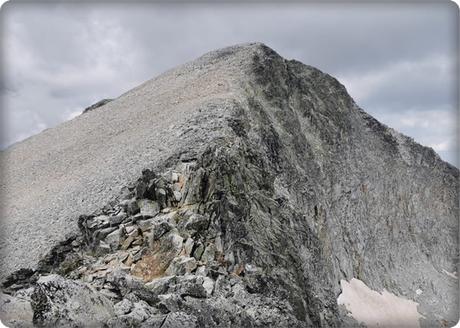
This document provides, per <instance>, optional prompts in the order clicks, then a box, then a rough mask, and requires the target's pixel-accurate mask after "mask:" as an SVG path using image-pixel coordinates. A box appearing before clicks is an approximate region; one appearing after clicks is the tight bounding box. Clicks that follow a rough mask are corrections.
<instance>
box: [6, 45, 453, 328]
mask: <svg viewBox="0 0 460 328" xmlns="http://www.w3.org/2000/svg"><path fill="white" fill-rule="evenodd" d="M32 149H34V153H31V152H30V151H31V150H32ZM26 155H27V156H26ZM1 156H2V157H1V160H2V163H4V164H5V165H6V170H5V173H6V175H5V176H6V184H5V185H4V186H2V194H4V195H6V197H4V199H2V208H4V209H5V211H4V215H6V216H5V220H2V223H1V228H2V258H1V259H2V269H3V270H2V277H3V278H4V283H3V291H4V293H5V295H4V297H3V298H2V299H8V304H10V307H12V308H21V307H24V306H27V304H30V305H31V307H30V309H31V310H29V312H27V313H28V315H26V316H25V319H24V316H23V317H22V318H18V319H17V320H16V322H19V321H20V324H23V323H24V322H27V320H28V319H27V318H29V319H30V318H33V319H32V322H30V324H32V323H33V324H35V325H45V326H46V325H58V326H59V325H79V324H80V325H82V324H83V325H84V323H82V321H81V316H80V314H81V312H78V311H80V310H82V309H86V308H91V304H90V303H91V302H94V301H95V300H99V301H97V302H98V304H99V305H98V306H100V307H101V308H102V309H103V311H102V313H101V311H97V314H98V315H97V316H95V312H94V311H95V310H94V308H91V309H89V310H88V311H89V313H88V316H89V317H90V318H92V321H91V322H92V323H96V324H97V325H101V326H103V325H106V326H110V327H112V326H114V327H126V326H131V327H163V328H164V327H343V326H357V325H358V324H359V323H358V321H356V320H355V319H353V318H352V317H350V316H348V315H347V310H350V309H347V307H346V304H345V306H344V305H339V304H338V301H337V297H338V296H339V295H340V294H341V293H342V290H341V281H343V280H347V281H349V280H351V279H352V278H356V279H359V280H361V281H363V282H364V283H365V284H366V285H367V286H369V287H370V288H372V289H373V290H376V291H381V290H383V289H385V290H387V291H389V292H391V293H393V294H395V295H397V296H399V297H403V298H405V299H408V300H413V301H415V302H417V303H418V304H419V306H418V312H419V313H420V314H421V315H423V318H422V319H420V325H422V326H427V327H432V326H443V325H452V324H453V323H455V322H456V321H457V318H458V313H457V309H458V292H457V289H456V287H457V280H456V276H455V275H453V274H451V273H452V272H456V266H457V257H458V255H457V254H458V188H459V185H458V170H457V169H456V168H455V167H453V166H451V165H449V164H448V163H445V162H443V161H442V160H441V159H440V158H439V157H438V155H437V154H436V153H435V152H434V151H433V150H432V149H429V148H426V147H423V146H420V145H418V144H417V143H415V142H414V141H413V140H411V139H410V138H408V137H405V136H403V135H401V134H399V133H398V132H396V131H394V130H392V129H390V128H388V127H386V126H384V125H382V124H381V123H379V122H378V121H377V120H375V119H374V118H372V117H371V116H369V115H368V114H366V113H365V112H364V111H362V110H361V109H360V108H359V107H358V106H357V105H356V104H355V103H354V101H353V99H352V98H351V97H350V96H349V95H348V94H347V92H346V90H345V88H344V87H343V86H342V85H341V84H340V83H339V82H338V81H337V80H335V79H334V78H333V77H331V76H329V75H327V74H324V73H322V72H320V71H319V70H317V69H315V68H313V67H310V66H306V65H304V64H302V63H300V62H297V61H293V60H285V59H283V58H282V57H280V56H279V55H278V54H276V53H275V52H274V51H273V50H271V49H270V48H268V47H266V46H264V45H262V44H245V45H239V46H234V47H229V48H225V49H222V50H218V51H215V52H211V53H209V54H207V55H204V56H203V57H201V58H199V59H197V60H195V61H193V62H190V63H188V64H185V65H183V66H181V67H179V68H177V69H174V70H172V71H169V72H166V73H165V74H163V75H162V76H160V77H158V78H156V79H154V80H152V81H148V82H146V83H145V84H143V85H141V86H139V87H138V88H136V89H133V90H132V91H130V92H128V93H126V94H124V95H122V96H121V97H119V98H118V99H115V100H113V101H111V102H109V103H107V104H106V105H104V106H102V107H100V108H98V109H97V110H95V111H89V112H87V113H86V114H85V115H81V116H80V117H77V118H76V119H74V120H72V121H70V122H66V123H64V124H63V125H60V126H58V127H56V128H54V129H50V130H47V131H45V132H44V133H42V134H40V135H37V136H35V137H33V138H31V139H29V140H27V141H25V142H23V143H20V144H17V145H15V146H14V147H11V148H10V149H8V150H7V151H5V152H4V153H3V154H2V155H1ZM24 254H28V256H24ZM55 286H62V287H59V288H56V287H55ZM76 286H79V287H76ZM73 288H77V289H79V292H78V293H77V294H75V293H73V292H72V289H73ZM56 290H59V291H56ZM75 298H77V299H79V300H80V301H81V302H83V303H82V304H81V305H82V307H81V308H79V310H76V309H75V308H72V307H71V305H72V304H74V303H73V302H72V300H75ZM88 298H90V299H91V302H89V301H86V300H87V299H88ZM50 299H52V300H50ZM66 304H68V306H66ZM85 311H86V310H85ZM91 311H93V312H91ZM93 314H94V315H93ZM4 318H6V317H5V316H3V317H2V319H4ZM7 320H9V322H10V323H12V324H13V325H14V324H15V320H14V318H11V316H9V317H7ZM404 324H406V323H405V322H402V323H401V325H404ZM417 324H418V323H417Z"/></svg>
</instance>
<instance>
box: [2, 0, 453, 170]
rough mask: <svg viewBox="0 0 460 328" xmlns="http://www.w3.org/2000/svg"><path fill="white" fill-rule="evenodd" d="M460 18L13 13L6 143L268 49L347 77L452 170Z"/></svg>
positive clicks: (308, 10) (160, 7)
mask: <svg viewBox="0 0 460 328" xmlns="http://www.w3.org/2000/svg"><path fill="white" fill-rule="evenodd" d="M456 19H457V12H456V8H455V7H454V5H453V4H451V3H449V2H441V1H440V2H438V3H419V4H417V5H415V4H413V5H410V4H395V3H393V4H332V3H329V4H314V3H311V4H290V5H281V4H258V5H254V4H253V5H245V4H233V5H230V4H226V5H224V4H220V5H210V4H193V5H192V4H190V5H185V4H180V5H179V4H175V5H173V4H146V3H138V4H136V3H132V4H130V5H127V4H75V3H74V4H62V3H61V4H40V5H33V4H14V3H13V4H9V5H7V7H6V8H4V9H3V11H2V13H1V21H2V25H3V34H4V35H3V38H2V40H3V41H2V42H3V44H2V51H3V66H4V68H5V69H4V72H3V73H4V74H3V79H2V80H3V81H2V94H1V97H2V99H3V101H4V104H5V108H6V111H5V115H4V118H5V120H6V122H7V124H6V127H8V129H7V132H6V136H5V137H4V138H3V140H2V145H3V146H5V145H8V144H11V143H12V142H15V141H17V140H20V139H23V138H25V137H27V136H29V135H31V134H34V133H37V132H39V131H40V130H41V129H44V128H47V127H51V126H54V125H56V124H58V123H60V122H62V121H63V120H66V119H69V118H70V117H72V116H74V115H76V114H77V113H78V112H80V111H81V110H82V109H83V108H84V107H86V106H88V105H90V104H91V103H94V102H96V101H98V100H99V99H102V98H107V97H115V96H117V95H119V94H121V93H123V92H125V91H127V90H128V89H130V88H132V87H134V86H136V85H138V84H140V83H141V82H143V81H145V80H147V79H150V78H152V77H154V76H155V75H158V74H159V73H161V72H163V71H165V70H167V69H169V68H172V67H174V66H176V65H179V64H181V63H183V62H185V61H188V60H192V59H193V58H195V57H197V56H199V55H201V54H203V53H205V52H207V51H210V50H213V49H216V48H220V47H224V46H228V45H231V44H235V43H241V42H248V41H261V42H264V43H266V44H267V45H269V46H270V47H272V48H274V49H275V50H276V51H277V52H279V53H280V54H281V55H282V56H284V57H287V58H295V59H298V60H300V61H302V62H304V63H306V64H309V65H313V66H316V67H318V68H320V69H322V70H323V71H325V72H328V73H330V74H331V75H334V76H336V77H338V78H339V80H340V81H341V82H342V83H343V84H345V86H346V87H347V89H348V90H349V92H350V93H351V95H352V96H353V97H354V98H355V100H356V101H357V102H358V104H359V105H360V106H362V107H363V108H364V109H365V110H367V111H368V112H370V113H371V114H373V115H374V116H376V117H377V118H378V119H380V120H382V121H383V122H384V123H386V124H388V125H390V126H392V127H395V128H396V129H398V130H400V131H402V132H404V133H406V134H408V135H410V136H412V137H414V138H415V139H416V140H417V141H419V142H421V143H423V144H425V145H429V146H432V147H434V148H435V150H437V151H438V152H439V153H440V154H441V155H442V156H443V157H444V158H445V159H446V160H448V161H450V162H452V163H454V162H455V146H456V139H455V133H454V132H452V131H454V127H453V124H452V122H453V120H452V118H453V117H454V110H455V108H456V100H455V96H456V94H455V89H454V88H455V86H456V82H457V81H456V75H455V69H454V68H455V65H454V64H455V58H456V52H455V51H456V49H455V37H456V32H455V28H456ZM420 117H432V118H433V119H432V120H431V121H430V122H428V123H426V122H425V121H423V120H421V119H420ZM439 117H443V118H445V119H439Z"/></svg>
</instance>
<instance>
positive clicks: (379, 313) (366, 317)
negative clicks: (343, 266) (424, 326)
mask: <svg viewBox="0 0 460 328" xmlns="http://www.w3.org/2000/svg"><path fill="white" fill-rule="evenodd" d="M340 286H341V287H342V294H340V295H339V297H338V298H337V304H339V305H344V306H345V308H346V309H347V310H348V311H349V312H350V313H349V315H350V316H351V317H353V318H354V319H356V320H357V321H360V322H362V323H364V324H365V325H366V326H367V327H380V328H381V327H413V328H419V327H420V323H419V319H420V318H423V316H422V315H421V314H420V313H418V312H417V306H418V303H416V302H414V301H411V300H407V299H404V298H402V297H398V296H396V295H394V294H392V293H390V292H388V291H386V290H385V289H384V290H383V292H382V293H378V292H376V291H374V290H372V289H370V288H369V287H367V286H366V284H365V283H363V282H362V281H361V280H359V279H355V278H352V279H351V280H350V282H347V281H346V280H341V281H340Z"/></svg>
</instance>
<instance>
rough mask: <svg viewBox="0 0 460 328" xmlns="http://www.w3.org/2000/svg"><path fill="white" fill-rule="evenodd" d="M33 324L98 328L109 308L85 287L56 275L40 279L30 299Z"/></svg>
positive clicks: (93, 291) (111, 308) (110, 312)
mask: <svg viewBox="0 0 460 328" xmlns="http://www.w3.org/2000/svg"><path fill="white" fill-rule="evenodd" d="M31 305H32V309H33V323H34V325H37V326H41V327H43V326H44V327H54V326H59V327H102V326H103V325H104V323H105V322H106V321H107V320H108V319H110V318H111V317H113V316H114V311H113V304H112V302H110V301H109V300H108V299H107V298H106V297H105V296H103V295H101V294H99V293H98V292H97V291H95V290H93V289H92V288H90V287H89V286H88V285H86V284H84V283H82V282H78V281H74V280H67V279H64V278H63V277H61V276H59V275H49V276H44V277H41V278H40V279H39V280H38V282H37V285H36V286H35V289H34V291H33V293H32V295H31Z"/></svg>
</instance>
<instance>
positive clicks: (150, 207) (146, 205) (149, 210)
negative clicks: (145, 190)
mask: <svg viewBox="0 0 460 328" xmlns="http://www.w3.org/2000/svg"><path fill="white" fill-rule="evenodd" d="M138 204H139V207H140V211H141V214H142V215H150V216H155V215H157V214H158V213H160V205H158V203H157V202H155V201H152V200H149V199H141V200H140V201H138Z"/></svg>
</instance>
